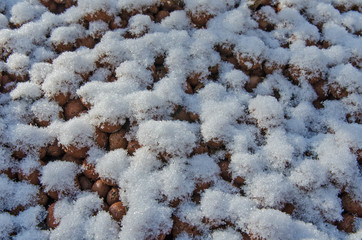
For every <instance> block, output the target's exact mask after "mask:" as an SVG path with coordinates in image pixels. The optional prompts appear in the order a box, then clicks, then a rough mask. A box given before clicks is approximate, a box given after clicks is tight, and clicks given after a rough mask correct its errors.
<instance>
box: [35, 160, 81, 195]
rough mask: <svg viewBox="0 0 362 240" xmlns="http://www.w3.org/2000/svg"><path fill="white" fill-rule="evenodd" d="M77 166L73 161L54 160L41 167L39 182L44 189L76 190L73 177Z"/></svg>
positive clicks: (77, 170) (65, 191)
mask: <svg viewBox="0 0 362 240" xmlns="http://www.w3.org/2000/svg"><path fill="white" fill-rule="evenodd" d="M78 173H79V168H78V166H77V164H75V163H74V162H63V161H54V162H50V163H48V164H47V165H46V166H44V167H43V171H42V176H41V178H40V181H41V183H42V184H43V186H45V191H59V192H63V193H67V192H68V193H72V192H74V191H77V186H76V184H75V178H76V176H77V174H78Z"/></svg>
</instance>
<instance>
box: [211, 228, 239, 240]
mask: <svg viewBox="0 0 362 240" xmlns="http://www.w3.org/2000/svg"><path fill="white" fill-rule="evenodd" d="M242 238H243V236H241V234H240V233H239V232H237V231H235V230H233V229H232V228H228V229H226V230H218V231H214V232H213V233H212V239H214V240H224V239H228V240H239V239H242Z"/></svg>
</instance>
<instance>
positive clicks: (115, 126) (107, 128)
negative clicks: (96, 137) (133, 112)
mask: <svg viewBox="0 0 362 240" xmlns="http://www.w3.org/2000/svg"><path fill="white" fill-rule="evenodd" d="M98 128H99V130H101V131H102V132H105V133H114V132H117V131H119V130H120V129H121V128H122V125H121V124H119V123H109V122H105V123H101V124H100V125H99V127H98Z"/></svg>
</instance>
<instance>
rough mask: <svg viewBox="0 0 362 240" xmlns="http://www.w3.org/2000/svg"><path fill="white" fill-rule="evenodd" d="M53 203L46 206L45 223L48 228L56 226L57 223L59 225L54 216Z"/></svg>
mask: <svg viewBox="0 0 362 240" xmlns="http://www.w3.org/2000/svg"><path fill="white" fill-rule="evenodd" d="M55 204H56V202H55V203H52V204H51V205H50V206H49V207H48V215H47V218H46V223H47V226H48V227H49V228H52V229H54V228H56V227H57V226H58V225H59V220H58V219H56V218H55V216H54V208H55Z"/></svg>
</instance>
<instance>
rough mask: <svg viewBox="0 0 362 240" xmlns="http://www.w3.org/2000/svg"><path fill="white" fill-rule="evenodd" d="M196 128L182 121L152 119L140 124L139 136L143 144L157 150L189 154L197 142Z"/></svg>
mask: <svg viewBox="0 0 362 240" xmlns="http://www.w3.org/2000/svg"><path fill="white" fill-rule="evenodd" d="M196 130H197V129H196V128H195V127H194V126H193V125H191V124H189V123H185V122H180V121H154V120H150V121H147V122H144V123H142V124H140V126H139V129H138V132H137V138H138V141H139V142H140V144H141V145H143V146H149V147H150V148H151V149H152V150H154V151H157V152H161V153H163V152H166V153H169V154H175V155H179V154H181V155H182V154H189V153H191V151H192V149H193V147H195V142H196Z"/></svg>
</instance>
